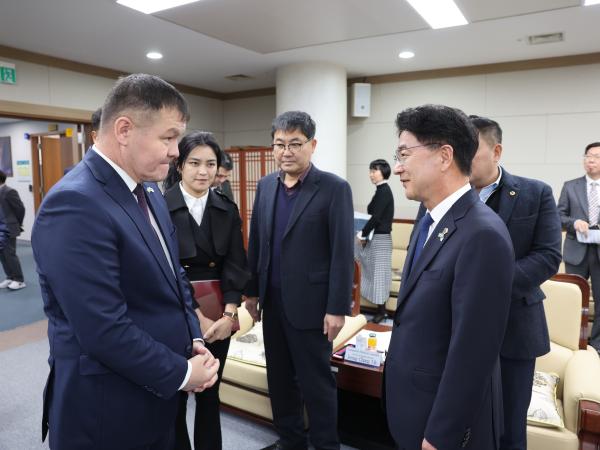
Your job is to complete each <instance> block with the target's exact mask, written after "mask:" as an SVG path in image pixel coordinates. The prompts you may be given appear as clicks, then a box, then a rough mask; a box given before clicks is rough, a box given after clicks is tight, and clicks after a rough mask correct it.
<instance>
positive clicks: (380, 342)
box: [346, 330, 392, 353]
mask: <svg viewBox="0 0 600 450" xmlns="http://www.w3.org/2000/svg"><path fill="white" fill-rule="evenodd" d="M371 333H375V335H376V336H377V351H378V352H382V353H385V352H387V349H388V347H389V346H390V339H391V338H392V332H391V331H369V330H361V331H360V332H359V333H357V334H355V335H354V336H353V337H352V338H351V339H350V340H348V342H346V344H351V345H356V336H358V335H359V334H360V335H361V336H364V337H365V339H369V334H371Z"/></svg>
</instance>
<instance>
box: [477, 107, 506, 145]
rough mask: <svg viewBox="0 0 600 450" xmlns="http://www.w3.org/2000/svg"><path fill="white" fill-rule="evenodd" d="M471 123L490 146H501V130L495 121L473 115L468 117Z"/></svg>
mask: <svg viewBox="0 0 600 450" xmlns="http://www.w3.org/2000/svg"><path fill="white" fill-rule="evenodd" d="M469 119H471V123H472V124H473V125H475V128H477V129H478V130H479V133H480V134H481V136H482V137H483V138H484V139H485V140H486V141H487V142H488V144H490V145H496V144H502V128H500V125H499V124H498V122H496V121H495V120H492V119H489V118H487V117H482V116H476V115H474V114H472V115H470V116H469Z"/></svg>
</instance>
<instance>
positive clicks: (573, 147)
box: [348, 64, 600, 218]
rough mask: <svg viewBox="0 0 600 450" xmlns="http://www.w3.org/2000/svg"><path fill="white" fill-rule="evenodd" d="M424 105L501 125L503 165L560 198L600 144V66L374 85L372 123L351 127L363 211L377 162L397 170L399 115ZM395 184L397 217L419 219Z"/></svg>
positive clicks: (351, 158)
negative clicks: (592, 146)
mask: <svg viewBox="0 0 600 450" xmlns="http://www.w3.org/2000/svg"><path fill="white" fill-rule="evenodd" d="M424 103H441V104H446V105H449V106H454V107H458V108H461V109H462V110H463V111H464V112H465V113H467V114H478V115H483V116H488V117H490V118H492V119H494V120H496V121H498V123H499V124H500V126H501V127H502V129H503V132H504V153H503V156H502V161H501V162H502V164H503V166H504V167H505V168H506V169H507V170H508V171H510V172H511V173H514V174H515V175H522V176H527V177H532V178H537V179H540V180H543V181H545V182H546V183H548V184H550V186H552V189H553V191H554V195H555V197H556V198H557V199H558V196H559V195H560V189H561V188H562V185H563V183H564V182H565V181H566V180H570V179H572V178H575V177H578V176H581V175H583V168H582V163H583V160H582V155H583V151H584V149H585V146H586V145H587V144H589V143H590V142H593V141H600V65H599V64H594V65H586V66H574V67H565V68H556V69H542V70H530V71H522V72H510V73H499V74H492V75H478V76H465V77H456V78H444V79H435V80H421V81H407V82H398V83H388V84H378V85H373V86H372V95H371V117H369V118H367V119H350V120H349V121H348V181H349V182H350V184H351V185H352V190H353V193H354V203H355V207H356V208H357V209H358V210H361V211H364V210H366V205H367V204H368V203H369V201H370V199H371V196H372V194H373V192H374V189H373V186H372V185H371V183H370V182H369V179H368V164H369V162H370V161H372V160H374V159H376V158H385V159H386V160H387V161H388V162H389V163H390V164H393V158H392V155H393V151H394V148H395V147H396V146H397V137H396V130H395V128H394V119H395V116H396V114H397V113H398V112H399V111H401V110H403V109H404V108H407V107H411V106H417V105H421V104H424ZM390 180H391V181H390V184H391V187H392V191H393V192H394V197H395V203H396V217H401V218H413V217H414V216H415V214H416V211H417V206H418V205H416V204H415V202H411V201H409V200H406V198H405V197H404V191H403V188H402V186H401V185H400V183H399V182H398V177H396V176H394V175H392V177H391V179H390Z"/></svg>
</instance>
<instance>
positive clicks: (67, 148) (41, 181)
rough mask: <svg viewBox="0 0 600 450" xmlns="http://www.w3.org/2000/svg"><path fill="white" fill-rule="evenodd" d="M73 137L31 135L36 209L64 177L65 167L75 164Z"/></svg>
mask: <svg viewBox="0 0 600 450" xmlns="http://www.w3.org/2000/svg"><path fill="white" fill-rule="evenodd" d="M71 139H72V138H71V137H66V136H64V135H58V134H56V135H49V136H31V161H32V164H31V165H32V171H33V204H34V207H35V210H36V211H37V209H38V208H39V206H40V204H41V203H42V200H43V198H44V196H45V195H46V194H47V193H48V191H49V190H50V188H51V187H52V186H54V185H55V184H56V182H58V180H60V179H61V178H62V177H63V175H64V171H65V169H66V168H67V167H69V166H72V165H73V144H72V141H71Z"/></svg>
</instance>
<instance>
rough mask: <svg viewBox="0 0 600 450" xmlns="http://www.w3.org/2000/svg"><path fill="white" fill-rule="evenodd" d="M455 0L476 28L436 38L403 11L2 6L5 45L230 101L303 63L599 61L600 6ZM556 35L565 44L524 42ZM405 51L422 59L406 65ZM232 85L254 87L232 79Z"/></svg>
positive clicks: (352, 73) (225, 2)
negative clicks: (239, 77)
mask: <svg viewBox="0 0 600 450" xmlns="http://www.w3.org/2000/svg"><path fill="white" fill-rule="evenodd" d="M456 1H457V4H458V5H459V7H460V9H461V11H462V12H463V14H464V15H465V16H466V18H467V20H469V22H470V24H469V25H466V26H463V27H456V28H447V29H442V30H432V29H430V28H429V27H428V26H427V24H426V23H425V22H424V21H423V20H422V19H421V17H420V16H419V15H417V14H416V13H415V11H414V10H413V9H412V8H411V7H410V6H409V5H408V3H406V1H405V0H368V1H364V0H326V1H324V0H302V1H290V0H252V1H249V0H201V1H200V2H197V3H194V4H190V5H184V6H182V7H179V8H174V9H172V10H168V11H163V12H161V13H157V14H155V15H144V14H142V13H139V12H137V11H134V10H132V9H129V8H126V7H123V6H121V5H117V4H116V3H115V1H114V0H51V1H50V0H44V1H40V0H0V45H5V46H9V47H16V48H20V49H24V50H29V51H33V52H37V53H42V54H47V55H50V56H55V57H59V58H64V59H68V60H73V61H78V62H82V63H87V64H92V65H96V66H102V67H106V68H111V69H116V70H119V71H124V72H149V73H155V74H157V75H160V76H162V77H164V78H166V79H168V80H170V81H172V82H177V83H182V84H186V85H189V86H195V87H199V88H204V89H209V90H212V91H217V92H223V93H226V92H234V91H243V90H249V89H259V88H265V87H272V86H274V83H275V69H276V68H277V67H278V66H281V65H285V64H289V63H296V62H303V61H330V62H334V63H337V64H340V65H342V66H344V67H346V69H347V71H348V76H349V77H350V78H355V77H361V76H369V75H382V74H388V73H400V72H411V71H417V70H428V69H436V68H447V67H459V66H466V65H476V64H488V63H495V62H504V61H518V60H525V59H537V58H546V57H553V56H564V55H573V54H582V53H592V52H599V51H600V27H599V26H598V23H600V5H598V6H590V7H583V6H580V5H581V0H496V1H491V0H456ZM559 31H561V32H563V33H565V41H564V42H560V43H554V44H545V45H536V46H531V45H528V44H527V43H526V37H527V36H528V35H533V34H546V33H554V32H559ZM406 49H410V50H412V51H414V52H415V53H416V57H415V58H413V59H411V60H400V59H399V58H398V57H397V55H398V52H399V51H401V50H406ZM149 50H158V51H160V52H162V53H163V54H164V58H163V59H162V60H160V61H150V60H148V59H147V58H146V57H145V54H146V52H148V51H149ZM235 74H246V75H249V76H251V77H253V79H251V80H247V81H237V82H235V81H230V80H226V79H225V77H226V76H228V75H235Z"/></svg>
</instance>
